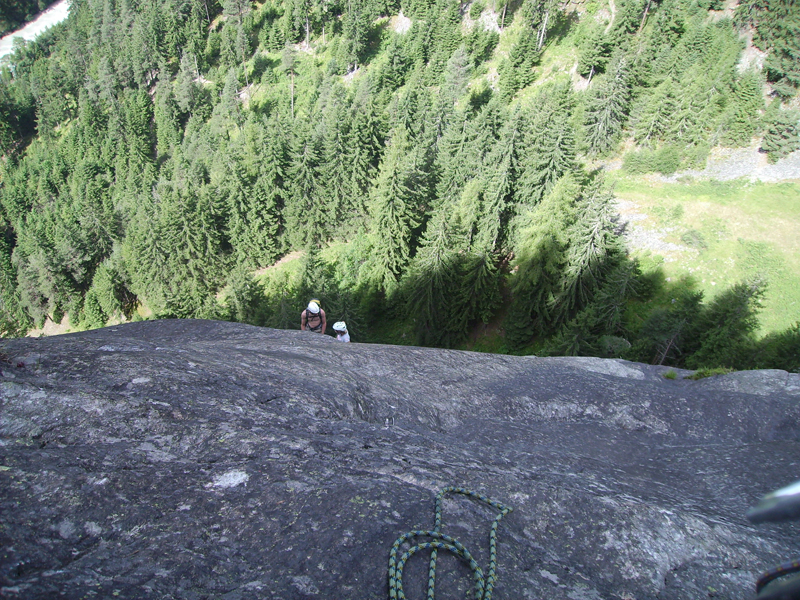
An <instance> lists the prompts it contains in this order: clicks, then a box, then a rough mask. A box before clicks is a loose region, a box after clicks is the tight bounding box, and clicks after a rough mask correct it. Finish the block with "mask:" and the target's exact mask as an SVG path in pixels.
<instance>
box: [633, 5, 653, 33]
mask: <svg viewBox="0 0 800 600" xmlns="http://www.w3.org/2000/svg"><path fill="white" fill-rule="evenodd" d="M651 1H652V0H647V5H646V6H645V7H644V14H643V15H642V22H641V23H639V31H637V32H636V33H637V35H638V34H640V33H642V29H644V24H645V22H646V21H647V12H648V11H649V10H650V2H651Z"/></svg>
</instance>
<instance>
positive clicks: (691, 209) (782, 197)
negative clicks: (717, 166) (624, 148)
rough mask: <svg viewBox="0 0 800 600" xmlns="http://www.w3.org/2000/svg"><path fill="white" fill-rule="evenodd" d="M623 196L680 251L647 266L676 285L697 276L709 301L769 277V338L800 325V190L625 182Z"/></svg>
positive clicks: (765, 320) (765, 324) (644, 223)
mask: <svg viewBox="0 0 800 600" xmlns="http://www.w3.org/2000/svg"><path fill="white" fill-rule="evenodd" d="M616 195H617V196H618V197H619V198H621V199H623V200H627V201H630V202H632V203H634V204H635V208H634V209H633V210H632V212H638V213H639V214H641V215H646V218H644V219H641V220H638V221H635V224H636V225H638V226H641V227H642V228H644V229H646V230H648V231H650V232H651V233H653V234H658V235H660V236H661V239H663V241H665V242H669V243H671V244H674V245H675V246H676V247H675V248H671V249H669V250H665V251H662V252H660V253H659V254H658V255H655V256H654V255H652V254H651V255H650V256H648V257H647V259H646V260H645V264H648V265H656V264H658V263H660V264H661V267H662V268H663V269H664V272H665V274H666V275H667V276H668V277H671V278H678V277H681V276H684V275H691V276H692V277H693V278H694V279H695V280H696V282H697V285H698V289H700V290H702V291H703V293H704V296H705V298H706V299H710V298H713V297H714V296H715V295H716V294H718V293H720V292H722V291H723V290H725V289H727V288H728V287H730V286H731V285H733V284H735V283H737V282H739V281H742V280H744V279H747V278H749V277H754V276H757V275H761V276H763V277H765V278H766V280H767V284H768V288H767V292H766V296H765V299H764V303H763V310H762V313H761V315H760V321H761V333H762V334H765V333H769V332H772V331H779V330H783V329H786V328H787V327H789V326H790V325H792V324H793V323H795V322H796V321H798V320H800V184H797V183H749V182H744V181H733V182H716V181H696V182H695V181H685V182H681V183H666V182H661V181H652V180H649V179H647V178H644V177H626V176H620V177H619V178H618V179H617V180H616ZM632 250H633V251H634V254H637V253H639V254H642V253H641V251H637V250H636V249H635V248H633V249H632Z"/></svg>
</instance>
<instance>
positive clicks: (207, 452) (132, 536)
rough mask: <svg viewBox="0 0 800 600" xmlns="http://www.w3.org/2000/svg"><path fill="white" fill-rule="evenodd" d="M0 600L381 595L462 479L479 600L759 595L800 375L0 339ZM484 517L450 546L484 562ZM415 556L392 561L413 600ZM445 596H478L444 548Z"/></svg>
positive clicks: (253, 335) (146, 334)
mask: <svg viewBox="0 0 800 600" xmlns="http://www.w3.org/2000/svg"><path fill="white" fill-rule="evenodd" d="M4 352H5V354H7V355H8V362H5V363H2V364H0V370H1V371H2V376H0V547H2V554H0V596H3V597H8V598H17V597H18V598H26V599H27V598H56V597H63V598H91V597H96V598H112V597H114V598H181V599H183V598H186V599H200V598H225V599H239V598H242V599H245V598H248V599H249V598H275V599H285V600H288V599H309V598H314V599H326V600H327V599H334V598H335V599H342V600H344V599H353V600H361V599H364V600H366V599H368V598H369V599H378V598H386V597H387V595H388V584H387V563H388V556H389V550H390V549H391V546H392V544H393V542H394V541H395V540H396V539H397V538H398V537H399V536H400V535H401V534H403V533H405V532H407V531H409V530H412V529H420V528H421V529H430V528H432V527H433V519H434V498H435V496H436V494H437V492H438V491H439V490H440V489H442V488H443V487H446V486H449V485H456V486H463V487H465V488H468V489H470V490H474V491H476V492H479V493H483V494H486V495H487V496H490V497H492V498H494V499H497V500H499V501H500V502H502V503H504V504H507V505H510V506H511V507H513V509H514V510H513V512H512V513H510V514H509V515H508V516H507V517H505V518H504V519H503V520H502V522H501V523H500V526H499V528H498V548H497V578H498V580H497V583H496V585H495V590H494V599H495V600H523V599H539V598H542V599H543V598H553V599H562V598H563V599H570V600H598V599H606V598H620V599H634V598H635V599H637V600H646V599H655V598H658V599H662V600H663V599H678V598H692V599H697V598H706V597H715V596H716V597H720V598H750V597H752V596H753V589H754V588H753V586H754V581H755V579H756V577H757V576H758V574H759V573H760V572H761V571H763V570H765V569H767V568H770V567H772V566H774V565H776V564H777V563H779V562H782V561H783V560H786V559H788V558H792V557H793V554H794V553H796V551H797V550H796V548H797V543H798V539H800V535H799V534H800V528H799V527H798V526H797V525H763V526H758V527H755V526H752V525H750V524H749V523H748V522H747V520H746V519H745V516H744V514H745V511H746V509H747V508H748V507H750V506H752V505H754V504H755V503H756V502H757V500H758V499H759V498H760V497H761V496H762V495H763V494H765V493H767V492H768V491H771V490H773V489H775V488H777V487H780V486H783V485H786V484H788V483H790V482H792V481H795V480H797V479H800V458H798V457H800V442H799V440H800V375H793V374H787V373H786V372H783V371H755V372H743V373H734V374H731V375H726V376H721V377H715V378H710V379H706V380H700V381H689V380H684V379H682V378H680V377H678V378H677V379H675V380H668V379H665V378H664V377H663V373H664V371H665V370H666V369H664V368H661V367H653V366H647V365H640V364H634V363H627V362H624V361H615V360H601V359H568V358H535V357H512V356H498V355H488V354H475V353H469V352H458V351H446V350H436V349H424V348H415V347H395V346H381V345H365V344H339V343H336V342H335V341H334V340H333V338H330V337H323V336H319V335H314V334H309V333H305V332H299V331H277V330H271V329H263V328H257V327H251V326H246V325H240V324H234V323H223V322H213V321H193V320H180V321H179V320H170V321H153V322H143V323H132V324H128V325H121V326H117V327H109V328H105V329H99V330H94V331H89V332H84V333H79V334H71V335H64V336H57V337H51V338H40V339H18V340H10V341H7V342H5V343H4ZM495 512H496V511H494V510H492V509H489V508H486V507H484V506H482V505H480V504H479V503H476V502H473V501H471V500H469V499H467V498H464V497H450V496H449V497H448V498H447V499H446V501H445V502H444V506H443V522H442V531H443V532H445V533H447V534H449V535H452V536H454V537H455V538H457V539H459V540H460V541H461V542H462V543H464V545H465V546H467V548H468V549H469V550H470V551H471V552H472V553H473V554H474V555H475V556H476V559H477V561H478V563H479V564H480V565H481V566H482V567H483V568H484V569H486V565H487V563H488V561H489V549H488V538H489V531H490V526H491V523H492V519H493V518H494V515H495ZM427 570H428V564H427V559H426V558H424V557H421V556H415V557H413V558H412V559H411V560H410V561H409V564H408V566H407V567H406V573H405V577H404V584H405V592H406V595H407V596H408V597H409V598H423V597H424V591H423V588H424V587H425V586H426V585H427ZM436 581H437V594H436V597H437V599H439V600H446V599H449V598H453V599H455V598H465V597H471V596H470V595H469V594H468V591H467V590H468V589H469V588H470V587H471V585H472V579H471V575H470V571H469V568H468V567H467V566H466V565H464V564H462V563H461V562H459V561H458V560H456V559H455V558H453V557H452V556H449V555H440V559H439V566H438V570H437V579H436Z"/></svg>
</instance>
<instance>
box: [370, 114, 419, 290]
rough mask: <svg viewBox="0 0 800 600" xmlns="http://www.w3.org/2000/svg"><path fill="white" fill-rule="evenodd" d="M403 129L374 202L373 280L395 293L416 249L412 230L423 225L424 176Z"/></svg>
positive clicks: (391, 143)
mask: <svg viewBox="0 0 800 600" xmlns="http://www.w3.org/2000/svg"><path fill="white" fill-rule="evenodd" d="M410 149H411V143H410V141H409V137H408V133H407V132H406V130H405V129H403V128H398V129H395V130H394V132H393V134H392V137H391V139H390V141H389V143H388V148H387V151H386V155H385V156H384V159H383V162H382V163H381V167H380V172H379V173H378V178H377V181H376V183H375V187H374V188H373V192H372V194H371V198H370V206H369V212H370V217H371V224H370V235H371V239H372V246H373V250H372V255H371V257H370V259H369V265H370V266H369V272H370V279H371V280H372V281H375V282H376V283H377V285H378V286H379V287H380V288H381V289H383V290H386V291H393V290H394V289H395V287H396V283H397V280H398V279H399V277H400V275H401V274H402V273H403V271H404V269H405V267H406V265H407V263H408V259H409V256H410V253H411V249H412V243H413V240H412V237H411V233H412V229H414V228H415V227H417V226H418V225H419V214H418V212H417V194H418V192H417V191H416V183H417V181H418V179H419V176H420V173H419V171H418V168H417V165H416V164H415V157H414V156H413V154H411V155H410V154H409V150H410Z"/></svg>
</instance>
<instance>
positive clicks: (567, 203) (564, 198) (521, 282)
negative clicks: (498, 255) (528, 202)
mask: <svg viewBox="0 0 800 600" xmlns="http://www.w3.org/2000/svg"><path fill="white" fill-rule="evenodd" d="M578 193H579V186H578V184H577V182H576V181H575V178H574V176H573V175H572V174H567V175H565V176H564V177H562V178H561V179H560V180H559V181H558V183H556V185H555V186H554V187H553V189H552V190H551V191H550V193H549V194H547V195H546V196H545V197H544V199H543V200H542V201H541V202H540V203H539V204H537V205H536V206H535V207H534V208H533V209H531V210H530V212H529V213H528V214H527V218H526V219H525V221H526V224H524V225H523V226H522V227H521V229H520V231H519V233H518V234H517V238H516V243H515V245H514V248H515V254H516V259H515V268H516V273H515V274H514V276H513V278H512V279H511V306H510V307H509V311H508V316H507V317H506V320H505V324H504V327H505V330H506V339H507V340H508V342H509V344H510V345H511V347H512V348H520V347H522V346H524V345H525V344H527V343H528V342H530V341H531V339H532V338H533V336H534V335H536V334H542V333H545V332H547V331H552V330H553V329H554V326H553V322H552V319H551V311H552V307H553V303H554V299H555V297H556V295H557V294H558V293H559V291H560V285H561V273H562V271H563V269H564V268H565V266H566V264H567V248H568V243H569V239H568V237H567V232H568V230H569V229H570V228H571V227H572V224H573V222H574V220H575V208H574V204H575V198H576V197H577V195H578Z"/></svg>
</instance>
